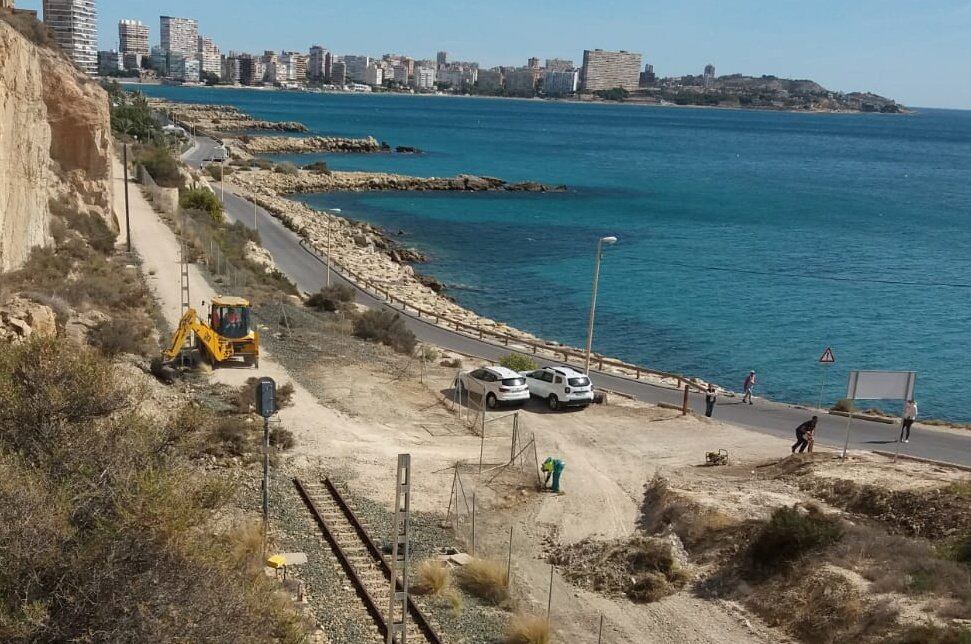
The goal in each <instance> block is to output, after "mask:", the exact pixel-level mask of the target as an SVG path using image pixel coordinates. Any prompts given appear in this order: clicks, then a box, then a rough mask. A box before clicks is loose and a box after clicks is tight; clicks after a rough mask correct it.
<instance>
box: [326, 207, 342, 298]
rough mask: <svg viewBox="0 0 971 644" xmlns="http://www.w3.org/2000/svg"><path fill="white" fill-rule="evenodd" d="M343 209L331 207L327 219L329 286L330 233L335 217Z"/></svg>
mask: <svg viewBox="0 0 971 644" xmlns="http://www.w3.org/2000/svg"><path fill="white" fill-rule="evenodd" d="M341 212H342V210H341V209H340V208H331V209H330V213H331V215H330V217H329V218H328V219H327V286H330V235H331V229H332V228H333V227H334V217H336V216H337V215H339V214H341Z"/></svg>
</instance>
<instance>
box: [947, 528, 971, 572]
mask: <svg viewBox="0 0 971 644" xmlns="http://www.w3.org/2000/svg"><path fill="white" fill-rule="evenodd" d="M951 558H952V559H954V560H955V561H960V562H963V563H966V564H971V532H969V533H967V534H965V535H964V536H963V537H960V538H959V539H958V540H957V542H956V543H955V544H954V545H953V546H952V547H951Z"/></svg>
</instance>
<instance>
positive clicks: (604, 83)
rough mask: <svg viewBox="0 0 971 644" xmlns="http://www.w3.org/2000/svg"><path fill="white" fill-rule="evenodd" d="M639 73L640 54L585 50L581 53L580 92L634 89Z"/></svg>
mask: <svg viewBox="0 0 971 644" xmlns="http://www.w3.org/2000/svg"><path fill="white" fill-rule="evenodd" d="M640 72H641V55H640V54H632V53H630V52H627V51H604V50H603V49H594V50H590V49H586V50H584V52H583V69H582V70H581V71H580V91H582V92H596V91H598V90H607V89H614V88H617V87H620V88H623V89H627V90H631V89H636V88H637V84H638V81H639V80H640Z"/></svg>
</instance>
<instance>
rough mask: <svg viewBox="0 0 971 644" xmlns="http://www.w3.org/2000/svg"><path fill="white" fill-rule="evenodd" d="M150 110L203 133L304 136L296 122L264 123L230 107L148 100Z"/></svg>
mask: <svg viewBox="0 0 971 644" xmlns="http://www.w3.org/2000/svg"><path fill="white" fill-rule="evenodd" d="M148 101H149V105H151V106H152V108H153V109H155V110H158V111H160V112H163V113H164V114H166V115H168V117H169V118H170V119H172V120H173V121H174V122H176V123H178V124H180V125H182V126H183V127H185V126H191V127H193V128H195V129H196V130H199V131H205V132H207V133H213V134H214V133H218V132H240V131H246V130H269V131H276V132H306V131H307V126H306V125H304V124H303V123H298V122H296V121H264V120H261V119H255V118H253V117H252V116H250V115H249V114H246V113H245V112H242V111H241V110H239V109H237V108H235V107H232V106H231V105H196V104H190V103H175V102H173V101H167V100H165V99H160V98H150V99H148Z"/></svg>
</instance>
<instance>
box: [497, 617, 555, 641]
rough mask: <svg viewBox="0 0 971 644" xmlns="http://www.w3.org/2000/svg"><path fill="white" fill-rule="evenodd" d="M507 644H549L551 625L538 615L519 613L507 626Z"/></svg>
mask: <svg viewBox="0 0 971 644" xmlns="http://www.w3.org/2000/svg"><path fill="white" fill-rule="evenodd" d="M504 641H505V644H549V642H550V641H551V638H550V624H549V622H547V621H546V619H545V618H543V617H539V616H537V615H527V614H524V613H517V614H516V615H513V617H512V619H510V620H509V624H508V625H507V626H506V639H505V640H504Z"/></svg>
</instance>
